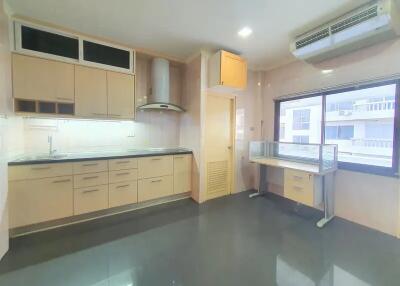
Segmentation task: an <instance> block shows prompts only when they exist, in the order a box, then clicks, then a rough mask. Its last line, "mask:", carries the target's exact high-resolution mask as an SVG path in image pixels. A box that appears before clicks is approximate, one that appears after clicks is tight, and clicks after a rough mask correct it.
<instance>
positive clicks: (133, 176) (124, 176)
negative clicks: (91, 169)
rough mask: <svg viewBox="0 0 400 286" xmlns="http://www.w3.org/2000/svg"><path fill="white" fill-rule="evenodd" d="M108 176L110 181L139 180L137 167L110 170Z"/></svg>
mask: <svg viewBox="0 0 400 286" xmlns="http://www.w3.org/2000/svg"><path fill="white" fill-rule="evenodd" d="M108 178H109V182H110V183H118V182H126V181H134V180H137V169H131V170H119V171H110V172H109V175H108Z"/></svg>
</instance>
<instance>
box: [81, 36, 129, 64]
mask: <svg viewBox="0 0 400 286" xmlns="http://www.w3.org/2000/svg"><path fill="white" fill-rule="evenodd" d="M83 59H84V60H85V61H89V62H95V63H100V64H105V65H110V66H115V67H120V68H124V69H129V67H130V65H129V60H130V54H129V52H128V51H126V50H121V49H117V48H113V47H109V46H105V45H101V44H97V43H93V42H89V41H83Z"/></svg>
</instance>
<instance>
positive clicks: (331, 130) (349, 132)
mask: <svg viewBox="0 0 400 286" xmlns="http://www.w3.org/2000/svg"><path fill="white" fill-rule="evenodd" d="M353 136H354V126H352V125H347V126H346V125H342V126H325V139H326V140H328V139H332V140H350V139H352V138H353Z"/></svg>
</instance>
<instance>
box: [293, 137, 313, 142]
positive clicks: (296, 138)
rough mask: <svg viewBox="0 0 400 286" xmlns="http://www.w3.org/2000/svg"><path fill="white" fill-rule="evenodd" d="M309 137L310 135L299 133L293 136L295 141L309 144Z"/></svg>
mask: <svg viewBox="0 0 400 286" xmlns="http://www.w3.org/2000/svg"><path fill="white" fill-rule="evenodd" d="M309 139H310V138H309V137H308V136H299V135H297V136H296V135H295V136H293V142H294V143H303V144H308V141H309Z"/></svg>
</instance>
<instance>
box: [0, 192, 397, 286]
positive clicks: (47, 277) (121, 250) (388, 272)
mask: <svg viewBox="0 0 400 286" xmlns="http://www.w3.org/2000/svg"><path fill="white" fill-rule="evenodd" d="M247 195H248V194H247V193H242V194H239V195H234V196H230V197H226V198H222V199H217V200H214V201H210V202H208V203H206V204H203V205H202V206H200V207H199V206H198V205H197V204H195V203H193V202H192V201H190V200H184V201H179V202H175V203H171V204H167V205H163V206H158V207H153V208H149V209H145V210H140V211H135V212H132V213H129V214H124V215H122V216H114V217H111V218H107V219H104V220H101V221H100V220H98V221H94V222H90V223H84V224H80V225H75V226H72V227H68V228H64V229H59V230H53V231H49V232H45V233H40V234H36V235H31V236H27V237H24V238H18V239H14V240H13V241H12V243H11V251H10V252H9V253H8V254H7V255H6V257H5V258H4V259H3V260H2V261H1V262H0V285H1V286H6V285H13V286H19V285H30V286H33V285H40V286H47V285H52V286H54V285H60V286H64V285H71V286H78V285H82V286H100V285H109V286H134V285H135V286H136V285H152V286H153V285H155V286H158V285H176V286H178V285H189V286H196V285H199V286H200V285H201V286H205V285H218V286H223V285H229V286H233V285H240V286H243V285H252V286H255V285H263V286H265V285H280V286H289V285H290V286H292V285H293V286H302V285H315V286H347V285H349V286H367V285H370V286H374V285H379V286H380V285H382V286H383V285H384V286H390V285H396V286H397V285H400V271H399V270H400V240H397V239H395V238H392V237H390V236H387V235H384V234H381V233H378V232H375V231H372V230H369V229H366V228H364V227H361V226H358V225H355V224H352V223H349V222H345V221H343V220H340V219H335V220H334V221H333V222H332V223H330V224H329V225H328V226H327V227H326V228H324V229H322V230H321V229H317V228H316V227H315V221H316V218H315V217H313V216H310V215H304V214H303V213H300V214H295V213H293V212H292V211H290V208H289V207H288V206H287V204H286V203H283V202H282V201H281V200H280V199H277V198H274V197H272V198H271V197H269V198H255V199H248V197H247Z"/></svg>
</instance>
